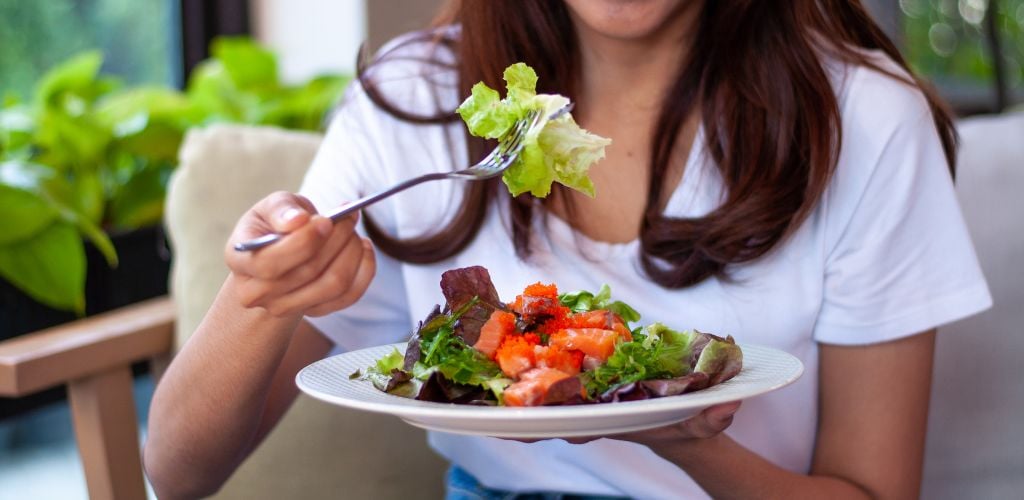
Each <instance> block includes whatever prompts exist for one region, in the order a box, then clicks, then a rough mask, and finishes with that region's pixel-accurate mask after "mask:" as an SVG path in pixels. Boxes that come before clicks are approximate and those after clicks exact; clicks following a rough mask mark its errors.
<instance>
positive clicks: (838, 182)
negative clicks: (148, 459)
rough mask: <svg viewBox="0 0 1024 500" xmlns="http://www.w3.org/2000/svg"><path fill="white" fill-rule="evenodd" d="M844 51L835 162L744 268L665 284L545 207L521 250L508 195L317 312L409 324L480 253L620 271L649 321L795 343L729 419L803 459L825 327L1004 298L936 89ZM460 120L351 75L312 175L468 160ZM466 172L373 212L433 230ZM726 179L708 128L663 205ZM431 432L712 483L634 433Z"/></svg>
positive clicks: (539, 479)
mask: <svg viewBox="0 0 1024 500" xmlns="http://www.w3.org/2000/svg"><path fill="white" fill-rule="evenodd" d="M402 50H407V51H408V50H413V51H415V50H417V49H415V48H409V49H402ZM418 50H420V51H421V52H422V49H418ZM419 55H423V54H422V53H421V54H419ZM883 63H884V64H886V65H887V66H888V67H891V68H893V69H896V67H895V66H894V65H893V64H892V63H891V62H890V61H887V60H885V61H883ZM833 66H834V67H833V68H832V72H833V77H834V83H835V86H836V88H837V95H838V96H839V102H840V109H841V114H842V126H843V143H842V149H841V153H840V156H839V163H838V166H837V169H836V172H835V175H834V177H833V179H832V181H831V183H830V185H829V187H828V189H827V190H826V191H825V193H824V195H823V197H822V199H821V202H820V203H819V205H818V207H817V208H816V209H815V210H814V212H813V213H812V214H811V215H810V217H809V218H808V219H807V220H806V222H804V223H803V225H802V226H801V227H800V228H799V230H797V231H796V232H795V233H794V234H793V235H792V236H791V237H790V238H788V239H787V240H785V241H784V242H783V243H782V244H780V245H779V246H778V247H777V248H776V249H775V250H774V251H772V252H771V253H769V254H768V255H766V256H765V257H763V258H761V259H759V260H757V261H755V262H752V263H749V264H746V265H742V266H738V267H735V268H734V269H733V276H734V278H735V280H733V281H731V282H725V281H720V280H718V279H708V280H706V281H704V282H702V283H700V284H698V285H697V286H693V287H690V288H685V289H681V290H668V289H665V288H662V287H660V286H658V285H657V284H655V283H653V282H652V281H651V280H649V279H648V278H647V277H646V276H645V275H644V274H643V272H642V271H641V270H640V267H639V265H638V252H639V243H638V242H637V241H633V242H630V243H624V244H607V243H602V242H597V241H592V240H589V239H587V238H586V237H585V236H582V235H579V234H575V233H574V232H573V231H572V229H571V227H570V226H569V225H568V224H566V223H565V222H564V221H561V220H560V219H558V218H556V217H554V216H548V217H547V218H546V221H545V222H546V224H544V223H543V222H541V221H537V224H536V231H537V232H536V236H535V238H534V243H533V246H534V252H533V257H532V259H531V260H529V261H528V262H522V261H520V260H519V259H517V258H516V255H515V252H514V250H513V247H512V243H511V239H510V230H509V218H508V216H507V213H506V208H505V207H506V204H505V201H504V200H501V201H500V202H497V203H495V204H494V205H493V206H491V207H490V210H489V211H488V213H487V215H486V220H485V222H484V224H483V228H482V229H481V230H480V233H479V234H478V236H477V237H476V239H475V240H474V241H473V242H472V243H471V244H470V245H469V247H468V248H466V249H465V250H464V251H463V252H462V253H460V254H459V255H457V256H455V257H452V258H450V259H447V260H445V261H443V262H440V263H437V264H433V265H410V264H404V263H400V262H397V261H395V260H393V259H390V258H388V257H386V256H384V255H381V254H379V253H378V256H377V257H378V264H377V265H378V271H377V276H376V278H375V279H374V282H373V283H372V285H371V286H370V289H369V290H368V292H367V293H366V295H365V296H364V297H363V298H362V299H361V300H360V301H359V302H358V303H357V304H355V305H353V306H352V307H350V308H348V309H346V310H344V311H341V312H338V313H335V314H331V315H329V316H326V317H323V318H310V321H311V322H312V323H313V324H314V325H315V326H316V327H317V328H318V329H320V330H321V331H322V332H323V333H324V334H326V335H327V336H328V337H330V338H331V339H332V340H333V341H334V342H335V343H336V344H337V345H338V346H339V348H341V349H346V350H350V349H357V348H362V347H367V346H372V345H379V344H384V343H391V342H401V341H404V340H405V339H407V338H408V335H409V334H410V332H411V330H412V328H413V325H415V324H416V322H417V321H419V320H420V319H422V318H423V317H424V316H425V315H426V314H427V313H428V312H429V311H430V309H431V308H432V307H433V306H434V305H435V304H443V302H444V299H443V296H442V295H441V291H440V288H439V286H438V282H439V279H440V275H441V273H442V272H443V271H445V270H448V269H452V268H457V267H465V266H471V265H481V266H484V267H486V268H488V269H489V270H490V273H491V277H492V278H493V280H494V284H495V286H496V288H497V290H498V293H499V294H500V296H501V297H503V298H505V299H506V300H511V298H513V297H514V296H515V295H516V294H517V293H519V292H520V291H521V290H522V289H523V288H524V287H525V286H526V285H528V284H530V283H534V282H537V281H542V282H545V283H555V284H557V285H558V287H559V289H560V290H563V291H571V290H578V289H587V290H597V289H598V288H599V287H600V286H601V285H602V284H604V283H607V284H609V285H610V286H611V289H612V293H613V296H614V297H615V298H616V299H619V300H623V301H625V302H627V303H630V304H632V305H633V306H634V307H636V308H637V309H638V310H639V311H640V312H641V314H642V315H643V320H642V323H644V324H647V323H651V322H655V321H660V322H663V323H665V324H667V325H670V326H672V327H675V328H679V329H690V328H697V329H700V330H702V331H707V332H714V333H718V334H721V335H732V336H734V337H735V338H736V339H737V340H738V341H739V342H741V343H749V344H760V345H765V346H770V347H775V348H778V349H782V350H784V351H786V352H789V353H790V354H793V355H794V356H796V357H798V358H799V359H800V360H801V361H802V362H803V363H804V366H805V368H806V371H805V372H804V375H803V377H802V378H800V379H799V380H798V381H797V382H796V383H794V384H793V385H791V386H789V387H787V388H785V389H782V390H779V391H776V392H774V393H770V394H767V395H764V396H760V397H756V398H753V399H751V400H749V401H746V402H744V404H743V407H742V409H741V410H740V411H739V412H738V414H737V415H736V417H735V420H734V422H733V424H732V426H731V427H730V428H729V429H728V431H727V432H728V434H729V435H730V436H731V437H732V438H733V439H735V440H736V441H738V442H739V443H741V444H742V445H744V446H746V447H748V448H749V449H751V450H753V451H754V452H755V453H758V454H760V455H761V456H763V457H765V458H766V459H768V460H770V461H771V462H773V463H775V464H777V465H779V466H780V467H783V468H785V469H789V470H792V471H796V472H800V473H806V472H807V471H808V470H809V468H810V464H811V458H812V453H813V448H814V440H815V429H816V421H817V405H818V398H817V390H818V387H817V385H818V343H828V344H844V345H857V344H871V343H876V342H883V341H887V340H893V339H897V338H900V337H905V336H908V335H912V334H915V333H919V332H922V331H926V330H929V329H931V328H934V327H936V326H939V325H942V324H944V323H947V322H951V321H954V320H957V319H960V318H963V317H965V316H968V315H971V314H973V313H976V312H979V311H981V310H984V309H985V308H987V307H989V306H990V304H991V299H990V296H989V293H988V290H987V287H986V284H985V280H984V278H983V276H982V274H981V271H980V269H979V266H978V263H977V259H976V257H975V254H974V250H973V248H972V246H971V242H970V240H969V237H968V234H967V231H966V228H965V226H964V222H963V219H962V216H961V214H960V210H959V207H958V205H957V201H956V198H955V197H954V192H953V185H952V182H951V179H950V175H949V173H948V171H947V166H946V159H945V157H944V156H943V151H942V147H941V145H940V142H939V138H938V135H937V133H936V130H935V126H934V125H933V122H932V117H931V114H930V112H929V110H928V106H927V104H926V101H925V100H924V98H923V96H922V95H921V94H920V92H918V91H917V90H915V89H914V88H912V87H910V86H907V85H905V84H903V83H900V82H898V81H896V80H894V79H892V78H889V77H887V76H885V75H882V74H880V73H878V72H876V71H873V70H869V69H865V68H860V67H849V66H844V65H833ZM424 73H426V74H427V76H423V74H424ZM376 78H377V80H378V81H379V82H381V89H382V90H383V91H384V92H385V93H386V94H387V95H389V96H390V97H391V98H392V99H394V100H397V101H398V103H399V104H400V105H401V106H402V107H403V108H404V109H408V110H414V111H419V112H428V113H429V112H432V111H436V110H452V109H454V107H455V106H456V105H457V104H458V102H459V100H460V96H458V95H457V90H456V87H455V85H454V83H455V75H454V73H453V72H451V71H447V70H443V69H439V68H434V67H428V66H427V65H425V64H424V63H422V62H416V61H414V60H411V59H406V60H402V61H396V62H392V63H387V64H385V65H384V66H382V67H379V68H377V74H376ZM438 96H439V97H438ZM462 127H463V125H462V124H461V123H454V124H451V125H447V126H423V125H415V124H411V123H406V122H402V121H400V120H398V119H396V118H394V117H392V116H390V115H388V114H387V113H385V112H384V111H382V110H380V109H378V108H377V107H376V106H375V105H374V104H373V103H372V102H370V100H369V98H368V97H367V96H366V95H365V94H364V93H363V91H362V89H361V88H360V87H358V86H353V88H352V89H351V90H350V91H349V95H348V97H347V102H346V104H345V105H344V106H343V107H342V108H341V110H340V111H339V113H338V115H337V116H336V117H335V119H334V120H333V123H332V126H331V127H330V130H329V131H328V134H327V138H326V140H325V142H324V144H323V146H322V148H321V150H320V153H319V154H318V156H317V158H316V160H315V161H314V163H313V165H312V167H311V169H310V171H309V173H308V174H307V177H306V180H305V183H304V185H303V187H302V189H301V192H302V193H303V194H304V195H306V196H308V197H309V198H310V199H311V200H312V201H313V203H314V204H315V205H316V207H317V208H318V209H319V210H321V211H325V210H328V209H330V208H332V207H334V206H336V205H338V204H340V203H342V202H344V201H346V200H352V199H355V198H357V197H359V196H361V195H364V194H367V193H369V192H373V191H376V190H378V189H380V188H382V187H385V186H389V185H391V184H393V183H395V182H398V181H401V180H404V179H408V178H411V177H414V176H418V175H421V174H425V173H428V172H435V171H446V170H451V169H452V168H453V166H456V165H458V166H460V168H461V166H465V165H468V164H469V162H468V161H467V159H466V152H465V147H464V144H465V142H464V139H463V136H462V134H463V128H462ZM611 147H615V146H614V144H613V145H612V146H611ZM638 168H639V166H638ZM464 187H465V186H464V185H463V184H462V183H461V182H455V181H441V182H432V183H427V184H424V185H421V186H419V187H416V188H414V189H412V190H410V191H406V192H405V193H402V194H400V195H397V196H394V197H392V198H390V199H388V200H387V201H384V202H382V203H380V204H378V205H376V206H375V207H373V208H372V209H371V210H370V214H371V215H372V216H373V217H375V219H376V220H377V221H378V223H380V224H382V225H383V227H385V228H386V229H387V230H388V231H391V232H392V234H398V235H400V236H402V237H412V236H417V235H422V234H424V233H425V232H430V231H432V230H434V229H435V228H437V227H439V225H440V224H442V223H443V222H444V221H445V220H446V217H448V216H450V215H449V213H448V212H449V211H450V210H452V209H453V208H454V207H457V206H458V200H459V199H460V196H461V192H462V190H463V189H464ZM721 193H722V185H721V182H720V178H719V176H718V173H717V172H716V170H715V168H714V166H713V165H711V164H710V163H709V160H707V157H706V155H705V154H704V152H703V135H700V134H699V135H698V137H697V140H696V141H695V142H694V147H693V150H692V151H691V152H690V155H689V159H688V160H687V164H686V169H685V173H684V175H683V178H682V180H681V182H680V185H679V187H678V188H677V189H676V191H675V192H674V194H673V195H672V197H671V200H670V201H669V203H668V205H667V207H666V209H665V211H666V213H667V214H670V215H673V216H681V217H686V216H696V215H701V214H705V213H707V212H709V211H711V210H712V209H713V208H714V207H715V206H716V205H717V204H718V203H719V202H720V199H721ZM597 196H601V193H597ZM581 255H582V256H581ZM850 376H856V374H850ZM430 443H431V445H432V446H433V447H434V448H435V449H436V450H437V451H438V452H439V453H441V454H442V455H444V456H445V457H447V458H448V459H450V460H451V461H452V462H454V463H455V464H457V465H459V466H461V467H462V468H464V469H466V470H468V471H469V472H470V473H472V474H473V475H474V476H476V477H477V478H478V479H479V480H480V481H481V483H483V484H484V485H485V486H488V487H492V488H501V489H508V490H513V491H537V490H548V491H563V492H575V493H587V494H603V495H626V496H632V497H639V498H681V497H683V498H701V497H705V496H706V495H705V493H704V492H703V491H702V490H701V489H700V488H699V487H698V486H697V485H696V483H694V482H693V481H692V480H691V479H690V478H689V477H688V476H687V475H686V474H685V473H684V472H683V471H682V470H680V469H679V468H677V467H676V466H674V465H672V464H671V463H669V462H667V461H665V460H663V459H661V458H659V457H658V456H656V455H655V454H654V453H653V452H651V451H650V450H648V449H647V448H645V447H643V446H641V445H637V444H633V443H628V442H623V441H615V440H608V439H602V440H598V441H594V442H591V443H588V444H584V445H571V444H567V443H566V442H564V441H560V440H551V441H543V442H538V443H533V444H524V443H520V442H515V441H507V440H501V439H494V438H486V437H470V436H461V435H452V434H444V433H437V432H432V433H431V434H430Z"/></svg>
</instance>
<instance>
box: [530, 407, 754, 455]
mask: <svg viewBox="0 0 1024 500" xmlns="http://www.w3.org/2000/svg"><path fill="white" fill-rule="evenodd" d="M739 409H740V402H739V401H736V402H733V403H724V404H720V405H715V406H711V407H709V408H706V409H705V410H704V411H702V412H700V413H699V414H697V415H695V416H693V417H690V418H688V419H686V420H683V421H682V422H679V423H676V424H671V425H666V426H664V427H657V428H654V429H647V430H643V431H636V432H627V433H624V434H610V435H607V436H584V437H573V438H564V440H565V441H567V442H569V443H573V444H583V443H589V442H591V441H595V440H598V439H604V438H608V439H619V440H622V441H632V442H634V443H639V444H642V445H645V446H648V447H650V448H652V449H656V448H658V447H660V446H673V445H677V444H679V443H682V442H686V441H693V440H700V439H709V438H713V437H715V436H717V435H719V434H721V433H722V431H724V430H726V429H728V428H729V426H730V425H731V424H732V418H733V415H735V414H736V411H737V410H739ZM516 441H522V442H524V443H534V442H537V441H543V440H541V439H517V440H516Z"/></svg>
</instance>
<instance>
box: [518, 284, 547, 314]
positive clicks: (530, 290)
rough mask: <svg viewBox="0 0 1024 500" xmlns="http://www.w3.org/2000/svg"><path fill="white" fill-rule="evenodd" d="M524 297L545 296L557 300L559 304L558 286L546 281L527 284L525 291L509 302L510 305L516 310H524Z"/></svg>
mask: <svg viewBox="0 0 1024 500" xmlns="http://www.w3.org/2000/svg"><path fill="white" fill-rule="evenodd" d="M523 297H543V298H548V299H551V300H553V301H555V304H558V287H556V286H555V285H554V283H552V284H550V285H545V284H544V283H541V282H539V281H538V282H537V283H534V284H532V285H530V286H527V287H526V289H524V290H523V293H522V294H520V295H517V296H516V300H515V301H513V302H512V303H511V304H509V307H510V308H511V309H512V310H515V311H522V310H523Z"/></svg>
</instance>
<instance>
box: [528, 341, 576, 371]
mask: <svg viewBox="0 0 1024 500" xmlns="http://www.w3.org/2000/svg"><path fill="white" fill-rule="evenodd" d="M533 353H534V359H536V360H537V367H539V368H554V369H556V370H558V371H561V372H565V373H568V374H569V375H576V374H577V373H579V372H580V367H581V366H583V358H584V354H583V353H582V352H580V351H567V350H565V349H560V348H558V347H553V346H543V345H539V346H536V347H534V348H533Z"/></svg>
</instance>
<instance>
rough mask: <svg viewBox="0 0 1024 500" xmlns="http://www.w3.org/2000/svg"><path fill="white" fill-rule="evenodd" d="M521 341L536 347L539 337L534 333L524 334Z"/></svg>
mask: <svg viewBox="0 0 1024 500" xmlns="http://www.w3.org/2000/svg"><path fill="white" fill-rule="evenodd" d="M523 340H525V341H526V342H527V343H528V344H530V345H537V344H540V335H537V334H536V333H524V334H523Z"/></svg>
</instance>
